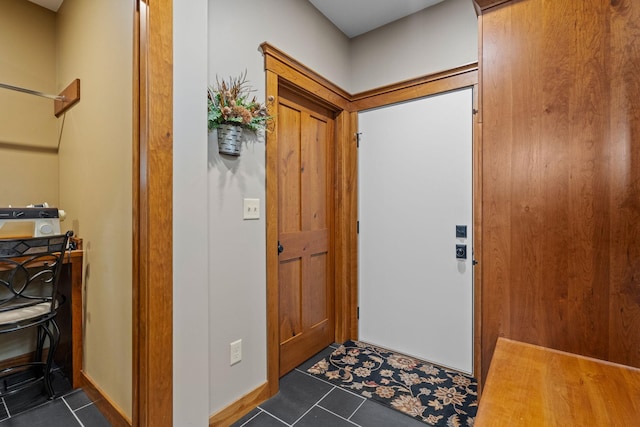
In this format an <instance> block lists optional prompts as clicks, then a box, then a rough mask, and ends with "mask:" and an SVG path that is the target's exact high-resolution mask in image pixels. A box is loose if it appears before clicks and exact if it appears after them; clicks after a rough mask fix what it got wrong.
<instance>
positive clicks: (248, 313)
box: [174, 0, 477, 425]
mask: <svg viewBox="0 0 640 427" xmlns="http://www.w3.org/2000/svg"><path fill="white" fill-rule="evenodd" d="M202 1H204V0H199V1H198V5H196V6H191V5H186V6H185V5H183V4H177V3H176V4H175V5H174V9H176V10H174V16H175V17H176V18H179V19H177V21H176V22H177V25H176V29H175V31H176V32H178V31H185V32H188V34H180V36H179V39H180V40H178V36H176V42H175V45H174V49H175V56H176V65H175V69H176V73H178V70H182V71H181V77H180V76H178V74H176V78H179V79H180V83H178V82H177V83H176V89H177V88H178V87H181V88H182V89H185V88H187V87H191V85H190V84H188V83H187V82H186V81H185V79H187V80H188V79H189V78H193V79H195V80H196V81H197V83H194V84H196V85H197V84H201V82H200V81H201V76H200V74H199V72H198V71H197V70H196V71H187V68H189V67H190V68H198V67H201V66H202V65H201V55H202V52H201V50H202V45H201V44H202V40H201V37H202V34H203V31H204V32H207V31H208V37H207V43H208V46H207V53H208V82H209V84H211V83H213V82H215V79H216V76H219V77H221V78H227V77H229V76H236V75H238V74H239V73H241V72H243V71H245V70H246V71H247V76H248V79H249V81H250V82H251V84H252V86H253V87H254V88H255V89H256V95H257V96H258V98H263V97H264V96H265V93H264V87H265V86H264V84H265V73H264V65H263V61H264V59H263V56H262V54H261V53H260V52H259V50H258V46H259V45H260V44H261V43H262V42H264V41H267V42H269V43H270V44H272V45H274V46H276V47H278V48H279V49H281V50H283V51H284V52H286V53H287V54H289V55H291V56H292V57H294V58H295V59H297V60H299V61H300V62H302V63H303V64H305V65H307V66H308V67H310V68H311V69H313V70H315V71H316V72H318V73H319V74H321V75H323V76H324V77H326V78H327V79H329V80H330V81H332V82H334V83H335V84H336V85H338V86H340V87H342V88H343V89H345V90H347V91H349V92H352V93H353V92H357V91H360V90H364V89H369V88H372V87H376V86H380V85H383V84H388V83H393V82H395V81H398V80H403V79H406V78H408V77H414V76H419V75H424V74H427V73H429V72H432V71H434V70H442V69H446V68H451V67H453V66H458V65H462V64H464V63H468V62H473V61H475V60H476V51H477V47H476V46H477V35H476V31H477V30H476V25H477V24H476V17H475V14H474V12H473V7H472V5H471V1H470V0H447V1H446V2H445V5H446V4H447V3H448V2H452V3H454V6H455V7H451V6H449V5H447V6H445V5H439V6H436V8H437V9H434V10H438V11H440V12H439V14H438V18H437V20H439V21H440V20H446V19H449V20H451V21H455V22H456V24H455V25H453V24H451V26H460V27H465V26H468V27H469V29H468V31H465V32H463V33H462V34H460V35H458V38H459V40H460V43H461V44H463V45H464V46H465V48H464V49H463V50H464V51H465V52H466V53H465V54H462V55H460V56H459V57H458V56H455V55H445V56H446V58H445V57H440V56H438V55H435V54H433V55H430V56H429V55H427V57H430V58H432V60H431V61H429V63H428V65H429V66H428V67H426V66H425V65H424V62H425V61H424V60H423V59H424V58H421V57H420V58H418V56H420V55H418V53H419V52H421V51H423V50H424V49H425V47H424V43H422V44H420V43H418V44H417V45H416V44H414V43H410V42H409V41H408V40H407V39H408V38H413V37H418V36H417V35H416V31H417V32H418V33H420V28H414V27H415V26H416V25H417V26H418V27H419V26H420V25H422V24H421V23H420V22H423V21H422V20H423V19H425V17H422V15H425V14H427V12H420V13H419V14H420V16H421V18H420V20H419V21H414V20H412V19H407V20H403V21H401V22H405V21H406V22H407V23H408V24H405V25H409V27H411V28H404V27H403V26H402V25H400V24H401V22H400V23H398V24H391V25H389V26H387V27H384V28H382V29H380V30H377V31H384V32H385V34H388V35H387V36H384V37H391V38H392V39H393V40H396V41H397V43H396V44H387V45H386V46H381V45H380V44H375V43H374V42H373V41H374V40H376V32H377V31H374V32H371V33H369V34H365V35H363V36H360V37H359V38H358V39H355V40H349V39H347V38H346V36H344V35H343V34H342V33H341V32H340V31H339V30H338V29H336V28H335V27H334V26H333V25H332V24H331V23H330V22H329V21H328V20H327V19H326V18H324V16H323V15H321V14H320V13H319V12H318V11H317V10H316V9H315V8H314V7H313V6H312V5H311V4H310V3H308V2H306V1H300V0H263V1H261V2H254V1H248V0H241V1H236V2H223V1H221V0H209V1H208V2H207V5H206V6H207V7H208V17H207V19H208V24H207V25H208V28H207V29H203V28H202V26H203V25H204V24H203V23H202V22H201V21H202V20H201V19H198V16H199V15H198V13H203V9H204V8H205V6H204V5H203V4H202V3H201V2H202ZM461 6H462V7H461ZM464 6H467V7H468V9H467V8H465V7H464ZM457 13H461V14H463V16H464V17H465V18H464V19H462V18H459V17H458V16H457V15H456V14H457ZM188 16H191V17H192V19H189V18H188ZM460 20H462V21H464V24H459V23H458V22H459V21H460ZM416 22H417V23H418V24H416ZM441 27H443V28H446V27H448V26H447V24H446V23H443V24H442V25H441ZM394 28H395V29H394ZM396 33H397V36H396V35H394V34H396ZM369 40H371V42H370V41H369ZM411 41H413V40H411ZM440 43H441V42H437V41H433V42H431V44H430V46H431V47H430V49H433V50H435V49H436V48H438V47H439V44H440ZM457 49H458V47H455V46H451V45H448V46H447V47H446V49H445V50H447V51H449V50H457ZM389 55H394V58H395V59H394V60H396V61H400V62H401V64H397V67H395V68H392V69H389V70H387V71H386V72H384V73H382V74H381V75H377V76H374V75H373V74H370V73H369V72H368V71H367V67H368V65H367V64H371V63H372V62H374V61H378V62H385V61H386V60H385V57H388V56H389ZM178 61H180V62H181V63H182V64H185V65H184V66H181V65H180V63H178ZM416 61H417V62H418V63H417V64H414V62H416ZM407 72H408V73H410V74H406V73H407ZM374 77H375V78H374ZM191 89H192V88H191ZM191 89H188V90H191ZM176 92H177V93H176V96H183V94H182V93H180V94H179V95H178V90H176ZM202 93H203V96H204V87H203V88H202ZM194 96H195V92H193V94H192V96H191V97H187V96H183V98H182V99H181V100H178V99H177V98H176V100H175V101H174V105H175V111H174V120H175V125H176V140H175V146H174V147H175V148H174V150H175V157H174V174H175V179H174V185H175V188H174V194H175V200H174V203H176V202H178V201H181V202H182V203H189V202H192V203H193V204H194V209H196V210H203V209H205V207H204V205H203V203H202V199H201V197H202V195H203V185H204V186H205V187H206V203H207V204H208V206H207V207H206V211H207V219H206V220H205V219H203V218H202V215H201V214H200V213H198V214H196V216H195V217H194V218H193V220H190V219H189V217H188V212H187V210H186V209H182V208H180V207H175V208H174V214H175V215H176V218H175V224H174V233H175V235H176V236H180V234H181V233H183V232H184V233H186V235H185V236H188V235H190V234H191V235H195V234H197V230H200V232H201V233H203V234H205V235H206V236H208V248H207V249H206V252H207V253H208V263H207V264H208V268H209V272H208V313H204V312H203V311H204V310H205V307H204V306H205V305H206V304H203V303H202V301H199V302H198V305H197V307H195V308H194V307H193V306H192V305H191V303H190V302H189V301H187V300H186V299H185V298H183V297H182V296H181V294H180V292H181V287H183V286H190V288H189V289H195V290H196V295H197V297H198V298H206V295H205V294H206V293H207V292H206V291H204V290H203V289H202V288H201V287H200V283H199V282H198V281H201V280H204V279H203V276H204V273H203V272H202V271H201V270H198V271H197V272H196V273H194V274H193V279H194V280H195V281H196V283H193V284H189V283H190V282H189V281H183V280H180V279H179V276H178V275H176V277H175V278H174V286H175V297H174V309H175V310H176V311H177V312H179V314H176V315H175V316H174V322H175V323H174V336H176V340H178V339H180V338H179V337H180V336H181V335H182V334H185V336H188V337H193V339H194V340H196V339H197V340H199V339H201V338H202V336H203V333H205V334H206V333H207V332H206V328H203V329H202V330H195V329H194V328H189V319H195V320H203V319H205V318H206V317H207V316H208V326H209V328H208V329H209V331H208V338H209V340H208V341H209V343H208V345H209V352H208V359H209V366H208V371H209V413H210V414H213V413H215V412H218V411H219V410H220V409H222V408H224V407H226V406H227V405H229V404H231V403H232V402H234V401H236V400H237V399H239V398H240V397H242V396H243V395H245V394H246V393H248V392H250V391H252V390H253V389H255V388H256V387H258V386H259V385H261V384H262V383H264V382H265V381H266V295H265V289H266V272H265V251H266V248H265V222H264V213H265V206H264V198H265V147H264V138H263V137H259V138H258V139H257V141H252V142H249V143H245V145H244V146H243V151H242V155H241V156H240V158H237V159H232V158H228V157H222V156H220V155H219V154H218V153H217V143H216V140H215V134H211V135H209V136H208V139H207V141H206V144H207V145H206V146H207V147H208V153H207V154H206V162H207V165H206V166H204V165H203V164H202V160H203V159H202V156H204V152H203V151H202V147H203V146H204V144H205V141H204V135H202V134H201V131H194V132H191V131H188V129H187V128H188V125H189V124H190V125H192V126H199V125H197V123H199V121H198V120H202V121H203V123H202V127H203V128H204V119H202V118H198V119H196V118H195V115H198V113H197V111H199V110H198V109H199V108H202V107H201V106H200V102H201V101H200V100H199V99H198V100H196V99H194ZM203 99H204V98H203ZM190 115H193V116H194V117H189V116H190ZM181 150H185V151H187V152H186V153H184V152H181ZM204 168H206V170H204ZM243 198H258V199H260V202H261V219H260V220H257V221H255V220H254V221H243V220H242V199H243ZM178 238H180V237H178ZM195 245H196V248H199V249H201V250H204V244H203V243H202V242H201V240H200V239H196V241H195ZM186 247H188V239H186V237H185V238H183V239H182V240H181V241H180V242H179V243H178V242H177V243H176V245H175V247H174V252H175V253H176V254H175V256H176V259H175V260H174V265H176V266H177V265H178V264H179V263H181V265H182V266H185V265H195V264H194V263H193V261H189V260H188V259H184V257H182V256H180V255H179V251H180V248H186ZM178 258H180V259H178ZM177 268H182V267H177ZM182 271H186V269H183V270H182ZM190 311H194V313H190ZM237 339H242V347H243V348H242V350H243V359H242V362H241V363H239V364H237V365H234V366H229V343H230V342H232V341H235V340H237ZM184 342H188V340H187V339H185V340H184ZM196 347H198V346H197V345H188V346H187V347H185V348H181V347H180V346H179V345H178V343H177V341H176V344H175V347H174V361H175V363H176V364H177V363H178V361H179V360H180V361H182V362H181V363H193V364H194V366H201V365H202V360H201V358H199V357H197V356H195V355H193V353H192V352H193V351H196V350H195V348H196ZM206 371H207V369H204V370H203V372H202V373H203V375H204V374H206ZM174 381H176V382H175V384H174V385H175V388H176V393H177V391H178V390H181V392H182V393H188V395H191V396H196V394H197V393H198V391H193V392H191V391H189V390H188V389H187V384H188V382H187V381H186V380H183V379H178V378H177V375H176V376H174ZM183 386H184V388H183ZM195 388H196V389H199V390H200V392H202V393H204V391H203V390H202V389H203V387H202V384H198V385H197V386H196V387H195ZM174 394H175V393H174ZM174 404H175V405H176V408H175V410H176V411H177V412H180V414H181V415H176V418H175V419H174V421H176V420H179V419H184V418H181V417H186V418H189V417H191V419H192V420H194V419H196V418H197V417H198V416H197V415H192V414H191V413H189V406H190V404H189V402H188V397H184V398H182V397H178V396H174ZM176 422H177V421H176ZM184 425H191V424H184Z"/></svg>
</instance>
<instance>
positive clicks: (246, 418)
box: [230, 408, 261, 427]
mask: <svg viewBox="0 0 640 427" xmlns="http://www.w3.org/2000/svg"><path fill="white" fill-rule="evenodd" d="M260 412H261V411H260V408H253V410H251V412H249V413H248V414H247V415H245V416H244V417H242V418H240V419H239V420H238V421H236V422H235V423H233V424H231V426H230V427H240V426H241V425H243V424H244V423H246V422H247V421H249V420H250V419H251V418H253V417H255V416H256V415H258V414H259V413H260Z"/></svg>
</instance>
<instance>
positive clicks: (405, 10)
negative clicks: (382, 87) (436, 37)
mask: <svg viewBox="0 0 640 427" xmlns="http://www.w3.org/2000/svg"><path fill="white" fill-rule="evenodd" d="M309 1H310V2H311V4H313V5H314V6H315V7H316V9H318V10H319V11H320V12H321V13H322V14H323V15H324V16H326V17H327V18H329V20H330V21H331V22H333V23H334V24H335V26H336V27H338V28H340V30H341V31H342V32H343V33H345V34H346V35H347V37H349V38H351V37H355V36H358V35H360V34H363V33H366V32H367V31H371V30H373V29H375V28H378V27H381V26H383V25H385V24H388V23H390V22H393V21H396V20H398V19H400V18H404V17H405V16H408V15H411V14H412V13H415V12H418V11H419V10H422V9H424V8H427V7H429V6H433V5H434V4H437V3H440V2H442V1H444V0H309Z"/></svg>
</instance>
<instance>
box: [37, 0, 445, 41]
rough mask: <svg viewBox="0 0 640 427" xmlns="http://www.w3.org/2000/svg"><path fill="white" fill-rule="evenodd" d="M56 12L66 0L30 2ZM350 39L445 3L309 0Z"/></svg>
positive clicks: (429, 0) (411, 0) (437, 1)
mask: <svg viewBox="0 0 640 427" xmlns="http://www.w3.org/2000/svg"><path fill="white" fill-rule="evenodd" d="M29 1H30V2H32V3H36V4H38V5H40V6H42V7H46V8H47V9H51V10H53V11H54V12H57V11H58V8H60V5H61V4H62V1H63V0H29ZM309 1H310V2H311V4H313V5H314V6H315V7H316V9H318V10H319V11H320V12H321V13H322V14H323V15H324V16H326V17H327V18H328V19H329V20H330V21H331V22H333V23H334V24H335V26H336V27H338V28H339V29H340V30H341V31H342V32H343V33H345V34H346V35H347V37H350V38H351V37H355V36H358V35H360V34H363V33H366V32H367V31H371V30H373V29H375V28H378V27H381V26H383V25H385V24H388V23H390V22H393V21H396V20H398V19H400V18H404V17H405V16H407V15H411V14H412V13H415V12H418V11H420V10H422V9H424V8H427V7H429V6H433V5H434V4H437V3H440V2H442V1H444V0H391V1H390V0H309Z"/></svg>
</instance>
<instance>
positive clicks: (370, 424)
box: [350, 400, 425, 427]
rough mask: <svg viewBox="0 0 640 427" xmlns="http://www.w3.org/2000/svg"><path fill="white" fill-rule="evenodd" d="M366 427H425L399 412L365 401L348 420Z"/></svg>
mask: <svg viewBox="0 0 640 427" xmlns="http://www.w3.org/2000/svg"><path fill="white" fill-rule="evenodd" d="M350 420H351V421H353V422H354V423H356V424H360V425H361V426H366V427H389V426H394V427H425V424H424V423H422V422H420V421H418V420H416V419H414V418H411V417H410V416H408V415H405V414H403V413H402V412H400V411H396V410H395V409H392V408H389V407H387V406H384V405H381V404H379V403H376V402H373V401H371V400H367V401H365V402H364V404H363V405H362V406H361V407H360V408H359V409H358V410H357V411H356V413H355V414H353V416H352V417H351V418H350Z"/></svg>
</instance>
